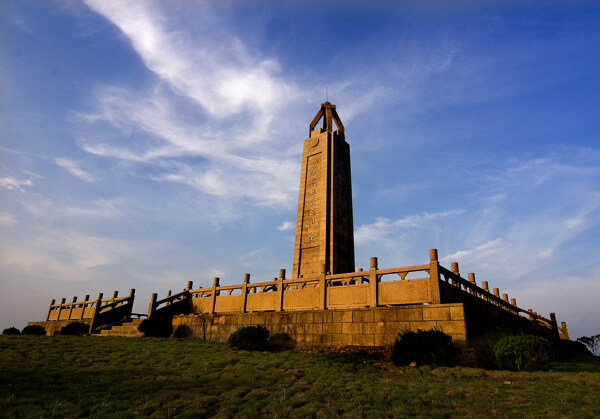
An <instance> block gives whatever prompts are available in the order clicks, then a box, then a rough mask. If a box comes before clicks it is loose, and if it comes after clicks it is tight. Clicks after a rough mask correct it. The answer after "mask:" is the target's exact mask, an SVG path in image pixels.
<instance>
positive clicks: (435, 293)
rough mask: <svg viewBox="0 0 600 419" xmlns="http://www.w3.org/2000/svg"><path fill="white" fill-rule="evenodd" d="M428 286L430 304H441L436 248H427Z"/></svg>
mask: <svg viewBox="0 0 600 419" xmlns="http://www.w3.org/2000/svg"><path fill="white" fill-rule="evenodd" d="M429 278H430V283H429V288H430V292H431V294H430V297H431V303H432V304H441V296H440V263H439V262H438V251H437V249H430V250H429Z"/></svg>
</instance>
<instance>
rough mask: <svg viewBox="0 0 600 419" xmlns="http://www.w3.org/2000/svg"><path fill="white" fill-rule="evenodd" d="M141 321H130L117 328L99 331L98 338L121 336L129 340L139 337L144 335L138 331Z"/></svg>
mask: <svg viewBox="0 0 600 419" xmlns="http://www.w3.org/2000/svg"><path fill="white" fill-rule="evenodd" d="M141 322H142V319H130V320H128V321H126V322H124V323H122V324H120V325H118V326H113V327H110V328H108V329H104V330H101V331H100V336H123V337H129V338H135V337H141V336H143V335H144V334H143V333H142V332H140V331H139V330H138V326H139V325H140V323H141Z"/></svg>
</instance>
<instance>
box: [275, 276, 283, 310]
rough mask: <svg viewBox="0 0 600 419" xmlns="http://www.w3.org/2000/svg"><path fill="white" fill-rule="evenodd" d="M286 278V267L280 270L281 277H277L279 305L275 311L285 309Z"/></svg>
mask: <svg viewBox="0 0 600 419" xmlns="http://www.w3.org/2000/svg"><path fill="white" fill-rule="evenodd" d="M284 279H285V269H280V270H279V278H277V307H275V311H282V310H283V280H284Z"/></svg>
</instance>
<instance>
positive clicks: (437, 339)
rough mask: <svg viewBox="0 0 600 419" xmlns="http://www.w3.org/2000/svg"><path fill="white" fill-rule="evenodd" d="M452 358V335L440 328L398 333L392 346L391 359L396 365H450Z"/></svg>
mask: <svg viewBox="0 0 600 419" xmlns="http://www.w3.org/2000/svg"><path fill="white" fill-rule="evenodd" d="M453 360H454V346H453V345H452V337H450V335H447V334H446V333H444V332H442V331H441V330H436V329H432V330H418V331H416V332H410V331H405V332H401V333H399V334H398V337H397V338H396V340H395V341H394V346H393V347H392V361H394V363H395V364H397V365H408V364H410V363H412V362H416V363H417V364H418V365H423V364H434V365H450V364H452V362H453Z"/></svg>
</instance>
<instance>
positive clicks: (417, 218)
mask: <svg viewBox="0 0 600 419" xmlns="http://www.w3.org/2000/svg"><path fill="white" fill-rule="evenodd" d="M463 213H464V210H462V209H454V210H448V211H443V212H436V213H428V212H424V213H422V214H413V215H408V216H406V217H403V218H399V219H397V220H391V219H389V218H378V219H377V220H376V221H375V222H374V223H373V224H364V225H361V226H359V227H358V228H357V229H356V231H355V233H354V241H355V243H357V244H363V243H367V242H376V241H380V240H381V239H383V238H385V237H388V236H390V235H395V234H398V232H399V231H402V230H408V229H414V228H427V227H429V228H432V227H434V226H435V223H434V221H436V220H439V219H443V218H448V217H455V216H458V215H461V214H463Z"/></svg>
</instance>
